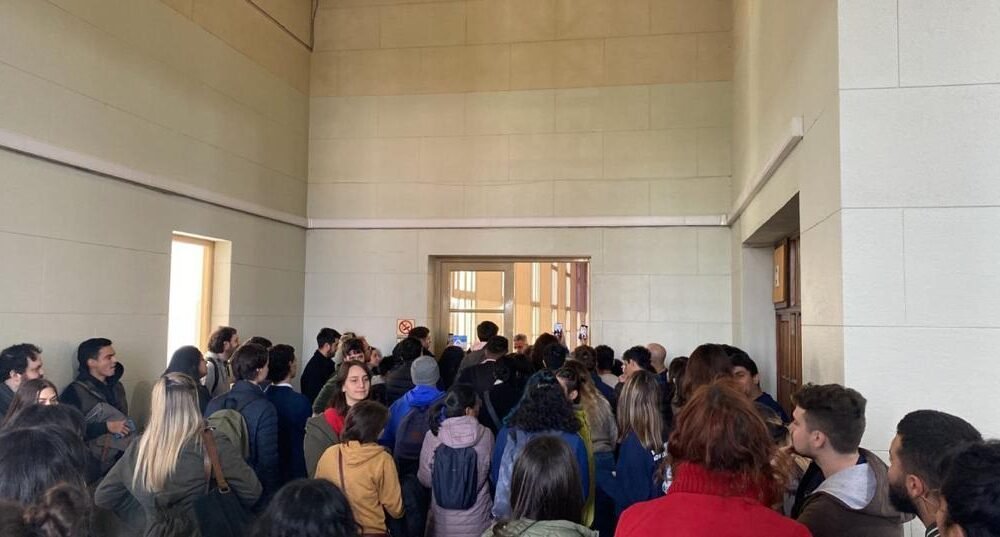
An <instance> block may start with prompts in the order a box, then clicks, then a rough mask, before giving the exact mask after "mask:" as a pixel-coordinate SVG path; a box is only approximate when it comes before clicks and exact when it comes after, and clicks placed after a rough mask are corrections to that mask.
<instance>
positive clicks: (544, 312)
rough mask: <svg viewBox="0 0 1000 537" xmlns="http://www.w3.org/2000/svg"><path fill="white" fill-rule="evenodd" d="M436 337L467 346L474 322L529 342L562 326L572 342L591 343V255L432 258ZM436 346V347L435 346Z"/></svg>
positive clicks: (442, 343)
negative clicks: (519, 335)
mask: <svg viewBox="0 0 1000 537" xmlns="http://www.w3.org/2000/svg"><path fill="white" fill-rule="evenodd" d="M432 263H433V268H434V273H435V278H434V281H435V292H434V294H433V295H432V296H434V297H435V299H434V308H433V309H434V319H436V320H437V323H436V329H435V334H436V337H435V338H434V340H435V341H437V342H438V346H439V347H441V348H443V347H444V346H445V345H448V344H449V343H454V344H457V345H459V346H462V347H465V348H469V347H471V346H473V345H475V344H476V342H477V338H476V326H477V325H478V324H479V323H481V322H483V321H487V320H488V321H492V322H494V323H496V324H497V326H499V327H500V334H501V335H503V336H505V337H506V338H508V339H511V340H512V339H513V337H514V335H516V334H524V335H525V336H527V337H528V340H529V341H534V340H535V338H537V337H538V336H539V335H541V334H543V333H545V332H549V333H554V332H555V331H556V330H557V329H562V333H563V341H564V342H565V343H566V344H567V345H568V346H570V347H573V346H575V345H577V344H581V343H588V344H589V343H590V334H589V323H590V310H589V308H590V260H589V259H584V258H492V257H488V258H444V257H442V258H435V259H433V260H432ZM438 350H440V349H438Z"/></svg>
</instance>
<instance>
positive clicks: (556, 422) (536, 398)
mask: <svg viewBox="0 0 1000 537" xmlns="http://www.w3.org/2000/svg"><path fill="white" fill-rule="evenodd" d="M580 429H581V424H580V421H579V419H577V417H576V412H575V411H574V410H573V405H572V403H570V402H569V399H567V398H566V394H565V393H564V392H563V389H562V386H561V385H560V384H559V381H558V380H557V379H556V376H555V374H554V373H553V372H552V371H548V370H542V371H539V372H538V373H535V374H534V375H532V376H531V378H529V379H528V384H527V387H526V388H525V392H524V396H523V397H522V398H521V402H520V403H518V406H517V407H516V408H514V410H513V411H511V413H510V416H509V417H508V418H507V423H506V425H505V426H504V428H503V429H501V430H500V432H499V433H497V445H496V447H495V448H494V450H493V453H494V455H493V467H492V468H491V469H490V478H491V480H492V482H493V483H494V486H495V488H496V494H495V495H494V499H493V518H495V519H497V520H503V519H507V518H509V517H510V516H511V497H510V490H511V475H512V473H513V469H514V461H515V460H516V459H517V457H518V455H520V453H521V450H523V449H524V446H525V445H526V444H527V443H528V441H529V440H531V439H532V438H536V437H539V436H546V435H548V436H555V437H557V438H560V439H561V440H562V441H564V442H565V443H566V444H567V445H568V446H569V448H570V451H572V452H573V453H574V454H575V456H576V462H577V465H578V466H579V470H580V477H581V486H582V487H583V490H582V491H581V492H582V494H583V497H584V498H586V497H587V495H588V494H589V492H590V479H591V476H590V471H589V470H590V465H589V463H588V460H587V446H586V445H585V444H584V441H583V438H581V437H580V434H579V433H580ZM497 454H499V455H497Z"/></svg>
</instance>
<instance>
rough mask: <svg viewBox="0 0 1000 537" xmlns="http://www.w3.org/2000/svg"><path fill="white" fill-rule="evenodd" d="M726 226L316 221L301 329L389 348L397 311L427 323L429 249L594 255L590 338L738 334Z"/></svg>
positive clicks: (687, 342)
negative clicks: (380, 225) (333, 226)
mask: <svg viewBox="0 0 1000 537" xmlns="http://www.w3.org/2000/svg"><path fill="white" fill-rule="evenodd" d="M729 241H730V231H729V230H728V229H726V228H631V229H591V228H580V229H495V230H466V229H460V230H430V229H428V230H311V231H309V232H307V241H306V252H307V261H306V299H305V320H304V327H303V329H304V333H303V338H304V340H305V341H309V340H310V339H312V338H314V337H315V334H316V332H317V331H318V330H319V328H321V327H322V326H332V327H334V328H336V329H337V330H340V331H341V332H343V331H344V330H354V331H356V332H358V333H360V334H364V335H367V336H368V337H369V338H370V341H372V342H373V343H374V344H375V345H376V346H378V347H380V348H382V349H383V350H384V349H391V348H392V345H393V344H394V343H395V340H394V334H395V321H396V319H397V318H409V317H412V318H415V319H416V320H417V322H418V323H424V322H428V318H427V316H428V304H429V298H430V297H429V296H428V287H429V283H430V282H429V279H430V276H429V273H428V271H429V268H430V267H429V256H432V255H443V256H447V255H457V256H461V255H518V256H520V255H524V256H581V257H583V256H586V257H590V260H591V265H590V271H591V272H590V273H591V319H592V321H591V339H592V343H593V344H594V345H597V344H602V343H603V344H608V345H611V346H612V347H613V348H614V349H615V350H616V351H617V352H618V353H619V354H620V353H621V352H623V351H624V350H625V349H627V348H628V347H630V346H632V345H644V344H646V343H650V342H654V341H655V342H661V343H663V344H664V345H666V346H667V349H668V352H669V353H670V356H677V355H687V354H689V353H690V352H691V350H693V349H694V347H695V346H697V345H698V344H700V343H703V342H706V341H712V342H720V343H728V342H731V341H732V314H731V309H732V306H731V294H730V267H731V261H730V252H729Z"/></svg>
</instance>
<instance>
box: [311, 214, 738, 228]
mask: <svg viewBox="0 0 1000 537" xmlns="http://www.w3.org/2000/svg"><path fill="white" fill-rule="evenodd" d="M726 225H727V221H726V215H724V214H719V215H705V216H571V217H570V216H568V217H559V216H538V217H524V218H509V217H497V218H310V219H309V229H521V228H581V227H595V228H613V227H689V226H696V227H725V226H726Z"/></svg>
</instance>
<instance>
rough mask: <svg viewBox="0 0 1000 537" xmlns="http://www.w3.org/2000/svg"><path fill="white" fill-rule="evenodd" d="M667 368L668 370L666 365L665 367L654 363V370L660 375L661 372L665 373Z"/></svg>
mask: <svg viewBox="0 0 1000 537" xmlns="http://www.w3.org/2000/svg"><path fill="white" fill-rule="evenodd" d="M666 370H667V368H665V367H663V366H657V365H655V364H654V365H653V371H654V372H655V373H656V374H657V375H659V374H661V373H663V372H664V371H666Z"/></svg>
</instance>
